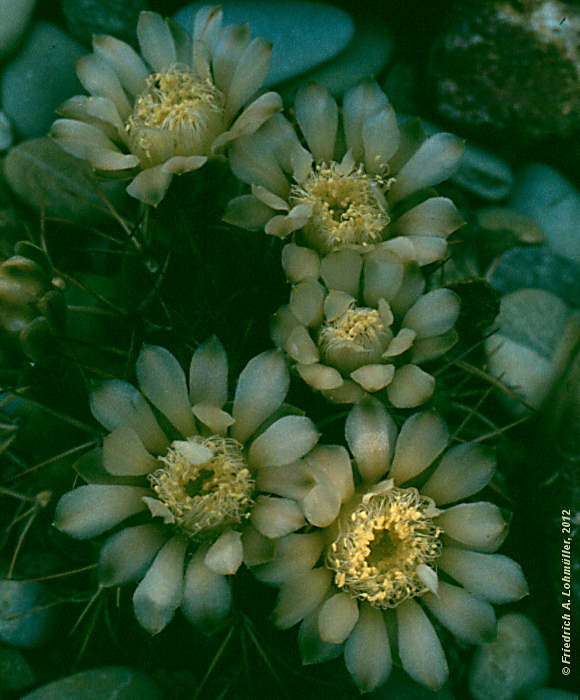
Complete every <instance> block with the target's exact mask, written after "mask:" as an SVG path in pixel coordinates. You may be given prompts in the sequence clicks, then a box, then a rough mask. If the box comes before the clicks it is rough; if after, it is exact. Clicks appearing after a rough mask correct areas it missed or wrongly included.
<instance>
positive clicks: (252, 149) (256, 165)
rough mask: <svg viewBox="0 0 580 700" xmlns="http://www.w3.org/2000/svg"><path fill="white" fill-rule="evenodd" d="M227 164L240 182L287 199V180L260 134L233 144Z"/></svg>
mask: <svg viewBox="0 0 580 700" xmlns="http://www.w3.org/2000/svg"><path fill="white" fill-rule="evenodd" d="M229 163H230V167H231V169H232V172H233V173H234V175H235V176H236V177H237V178H238V179H239V180H242V182H245V183H247V184H248V185H261V186H262V187H265V188H267V189H268V190H270V191H271V192H274V193H275V194H277V195H278V196H279V197H282V198H287V197H288V192H289V185H288V180H287V179H286V176H285V175H284V173H283V172H282V168H281V167H280V165H279V164H278V162H277V160H276V158H275V157H274V154H273V153H272V150H271V148H270V146H269V144H268V143H267V142H266V141H265V139H263V138H262V137H261V135H260V133H258V134H254V135H253V136H247V137H243V138H240V139H238V140H237V141H236V142H235V143H233V144H232V147H231V149H230V152H229Z"/></svg>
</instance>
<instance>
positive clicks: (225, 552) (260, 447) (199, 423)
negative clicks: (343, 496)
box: [55, 338, 319, 634]
mask: <svg viewBox="0 0 580 700" xmlns="http://www.w3.org/2000/svg"><path fill="white" fill-rule="evenodd" d="M227 374H228V362H227V357H226V354H225V351H224V349H223V347H222V346H221V344H220V343H219V341H218V340H217V339H215V338H212V339H210V340H209V341H207V342H206V343H204V344H203V345H201V346H200V347H199V348H198V349H197V351H196V352H195V354H194V355H193V359H192V362H191V368H190V372H189V389H188V387H187V384H186V378H185V374H184V372H183V370H182V369H181V367H180V366H179V363H178V362H177V360H176V359H175V358H174V357H173V355H172V354H171V353H169V352H168V351H167V350H165V349H163V348H161V347H157V346H146V347H145V348H144V349H143V350H142V351H141V354H140V355H139V358H138V360H137V379H138V381H139V387H140V390H141V391H139V390H138V389H136V388H135V387H133V386H132V385H131V384H128V383H127V382H124V381H120V380H112V381H107V382H104V383H103V384H102V385H101V387H100V388H99V389H97V391H95V392H94V393H93V394H92V396H91V409H92V411H93V414H94V416H95V418H96V419H97V420H98V421H99V422H100V423H101V424H102V425H103V426H104V427H105V428H106V429H107V430H110V431H111V432H110V433H109V434H108V435H107V436H106V437H105V439H104V441H103V448H102V450H99V451H98V452H97V453H91V454H90V455H88V456H87V457H86V458H85V459H84V460H81V463H80V464H79V466H78V471H79V472H80V473H81V475H82V476H83V477H84V478H85V480H86V481H88V482H89V483H88V484H87V485H85V486H80V487H79V488H76V489H74V490H72V491H69V492H68V493H66V494H65V495H64V496H63V497H62V498H61V499H60V501H59V503H58V505H57V508H56V516H55V525H56V527H58V528H59V529H60V530H62V531H63V532H65V533H67V534H69V535H71V536H72V537H76V538H79V539H86V538H91V537H96V536H98V535H101V534H102V533H105V532H107V531H109V530H111V529H112V528H115V527H116V526H117V525H119V524H120V523H122V522H123V521H124V520H126V519H127V518H131V522H130V524H129V525H127V526H125V527H124V528H122V529H120V530H118V531H116V532H114V534H112V535H109V537H108V539H106V540H105V542H104V544H103V546H102V548H101V553H100V559H99V582H100V585H101V586H119V585H122V584H124V583H127V582H131V581H140V583H139V585H138V586H137V589H136V590H135V594H134V596H133V607H134V610H135V614H136V616H137V619H138V621H139V623H140V624H141V625H142V626H143V627H144V628H145V629H146V630H148V631H149V632H150V633H152V634H156V633H158V632H160V631H161V630H162V629H163V628H164V627H165V626H166V625H167V624H168V623H169V622H170V620H171V619H172V617H173V615H174V613H175V610H176V608H178V607H180V606H181V609H182V611H183V614H184V615H185V617H186V618H187V619H188V620H189V621H190V622H192V623H193V624H196V625H201V626H203V627H208V626H211V625H212V624H213V623H215V622H216V621H219V620H220V619H221V618H223V617H224V616H225V615H227V613H228V611H229V609H230V603H231V593H230V587H229V583H228V581H227V578H226V577H227V576H228V575H230V574H234V573H236V571H237V570H238V568H239V567H240V565H241V564H242V562H245V563H246V564H249V565H255V564H259V563H261V562H264V561H268V560H269V559H271V557H272V548H273V541H272V540H273V539H275V538H277V537H281V536H283V535H287V534H288V533H290V532H293V531H294V530H297V529H299V528H300V527H302V525H303V524H304V517H303V512H302V507H301V505H300V504H299V503H297V502H296V500H294V499H292V498H279V497H277V496H270V495H265V494H264V493H261V492H263V491H268V492H271V491H272V490H276V489H277V490H280V488H283V485H284V483H285V482H284V475H283V470H282V471H281V474H280V479H277V478H276V477H275V476H273V475H274V474H275V473H276V470H278V472H280V468H281V467H284V468H287V467H286V466H285V465H288V464H290V463H293V462H295V461H296V460H299V459H301V458H302V457H304V455H306V454H307V453H308V452H309V451H310V450H311V449H312V448H313V447H314V446H315V444H316V442H317V441H318V437H319V434H318V432H317V430H316V428H315V426H314V424H313V423H312V421H310V419H308V418H306V417H304V416H298V415H284V411H282V410H280V409H281V406H282V402H283V401H284V398H285V396H286V392H287V390H288V385H289V376H288V370H287V369H286V364H285V362H284V359H283V357H282V355H281V353H280V352H279V351H269V352H264V353H262V354H261V355H258V356H257V357H255V358H253V359H252V360H250V362H249V363H248V364H247V365H246V367H245V369H244V370H243V371H242V372H241V374H240V377H239V379H238V383H237V388H236V392H235V396H234V400H233V405H232V411H231V414H230V413H228V412H226V411H225V410H224V408H223V407H224V405H225V404H226V400H227V396H228V392H227ZM150 404H152V405H153V407H154V408H155V409H156V411H157V412H158V414H160V416H161V417H160V419H158V418H156V415H155V413H154V411H153V410H152V408H151V406H150ZM286 413H287V412H286ZM270 470H274V471H273V472H272V471H270ZM263 471H264V472H267V473H268V480H269V481H268V483H269V487H268V484H262V485H260V487H258V486H257V481H259V480H260V474H261V473H262V472H263ZM270 487H271V488H270Z"/></svg>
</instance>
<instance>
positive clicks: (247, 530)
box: [242, 525, 276, 566]
mask: <svg viewBox="0 0 580 700" xmlns="http://www.w3.org/2000/svg"><path fill="white" fill-rule="evenodd" d="M242 546H243V548H244V564H245V565H246V566H259V565H260V564H265V563H266V562H271V561H272V560H273V559H274V554H275V546H276V544H275V541H274V540H271V539H270V538H269V537H264V535H262V534H261V533H260V532H258V531H257V530H256V528H255V527H252V526H251V525H246V526H245V527H244V531H243V532H242Z"/></svg>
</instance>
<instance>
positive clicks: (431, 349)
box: [409, 328, 459, 365]
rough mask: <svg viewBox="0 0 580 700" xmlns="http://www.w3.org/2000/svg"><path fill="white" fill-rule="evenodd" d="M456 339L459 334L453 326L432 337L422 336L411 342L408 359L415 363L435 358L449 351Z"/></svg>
mask: <svg viewBox="0 0 580 700" xmlns="http://www.w3.org/2000/svg"><path fill="white" fill-rule="evenodd" d="M458 340H459V334H458V333H457V331H456V330H455V328H452V329H451V330H448V331H447V332H446V333H442V334H441V335H436V336H434V337H433V338H422V339H421V340H417V341H416V342H415V343H413V348H412V350H411V355H410V358H409V359H410V360H411V362H412V363H413V364H416V365H418V364H421V363H422V362H426V361H428V360H435V359H437V358H438V357H441V356H442V355H444V354H445V353H446V352H449V350H451V348H452V347H453V346H454V345H455V344H456V343H457V341H458Z"/></svg>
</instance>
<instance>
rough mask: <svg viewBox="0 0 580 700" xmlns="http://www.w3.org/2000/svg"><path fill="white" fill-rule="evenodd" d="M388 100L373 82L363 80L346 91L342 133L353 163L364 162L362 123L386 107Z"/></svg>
mask: <svg viewBox="0 0 580 700" xmlns="http://www.w3.org/2000/svg"><path fill="white" fill-rule="evenodd" d="M387 104H388V99H387V96H386V95H385V93H384V92H383V91H382V90H381V89H380V87H379V86H378V84H377V83H376V82H375V81H374V80H370V79H369V80H365V81H363V82H362V83H359V85H356V86H355V87H353V88H351V89H350V90H348V91H347V93H346V94H345V96H344V99H343V108H342V111H343V120H344V133H345V136H346V147H347V149H350V150H351V151H352V155H353V158H354V160H355V162H357V163H358V162H362V161H363V160H364V147H363V135H362V129H363V125H364V123H365V122H366V121H367V119H369V117H372V116H373V115H374V114H376V113H377V112H379V111H380V110H381V109H383V108H384V107H386V106H387Z"/></svg>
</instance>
